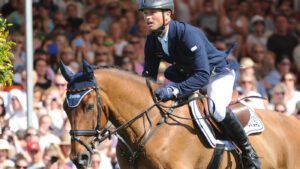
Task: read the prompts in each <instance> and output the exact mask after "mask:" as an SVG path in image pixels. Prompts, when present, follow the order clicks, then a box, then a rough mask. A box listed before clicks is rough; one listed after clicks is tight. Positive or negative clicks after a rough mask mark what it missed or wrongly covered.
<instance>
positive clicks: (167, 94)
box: [155, 85, 179, 101]
mask: <svg viewBox="0 0 300 169" xmlns="http://www.w3.org/2000/svg"><path fill="white" fill-rule="evenodd" d="M155 94H156V97H157V98H158V100H161V101H168V100H171V99H175V98H176V97H177V95H178V94H179V90H178V88H176V87H174V86H171V85H168V86H164V87H161V88H159V89H157V90H156V92H155Z"/></svg>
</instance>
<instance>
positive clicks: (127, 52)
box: [123, 50, 134, 54]
mask: <svg viewBox="0 0 300 169" xmlns="http://www.w3.org/2000/svg"><path fill="white" fill-rule="evenodd" d="M123 52H124V54H134V52H133V51H129V50H125V51H123Z"/></svg>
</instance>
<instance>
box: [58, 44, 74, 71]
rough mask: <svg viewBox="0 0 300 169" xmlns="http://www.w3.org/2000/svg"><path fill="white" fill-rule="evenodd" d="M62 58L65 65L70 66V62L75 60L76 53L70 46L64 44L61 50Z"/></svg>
mask: <svg viewBox="0 0 300 169" xmlns="http://www.w3.org/2000/svg"><path fill="white" fill-rule="evenodd" d="M59 55H60V59H61V61H63V62H64V64H65V65H67V66H70V63H71V62H72V61H73V60H75V59H76V58H75V53H74V52H73V49H72V48H71V47H70V46H64V47H63V48H62V49H61V51H60V54H59Z"/></svg>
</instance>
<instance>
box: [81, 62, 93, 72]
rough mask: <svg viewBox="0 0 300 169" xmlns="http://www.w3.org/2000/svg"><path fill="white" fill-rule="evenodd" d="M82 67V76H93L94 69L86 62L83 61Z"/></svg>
mask: <svg viewBox="0 0 300 169" xmlns="http://www.w3.org/2000/svg"><path fill="white" fill-rule="evenodd" d="M82 66H83V74H86V75H93V73H94V69H93V67H92V66H91V65H90V64H88V62H87V61H85V60H83V63H82Z"/></svg>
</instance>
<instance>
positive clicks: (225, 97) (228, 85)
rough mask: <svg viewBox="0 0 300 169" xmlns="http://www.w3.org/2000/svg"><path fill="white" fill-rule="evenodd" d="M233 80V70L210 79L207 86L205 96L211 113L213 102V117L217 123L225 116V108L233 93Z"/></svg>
mask: <svg viewBox="0 0 300 169" xmlns="http://www.w3.org/2000/svg"><path fill="white" fill-rule="evenodd" d="M234 80H235V71H234V70H231V71H229V72H228V73H225V74H220V75H217V76H213V77H211V78H210V81H209V84H208V86H207V95H208V97H209V98H210V101H209V109H210V112H211V113H213V102H214V105H215V112H214V114H213V116H214V118H215V119H216V120H217V121H218V122H220V121H222V120H223V119H224V118H225V116H226V108H227V106H228V105H229V103H230V101H231V97H232V93H233V85H234ZM212 101H213V102H212Z"/></svg>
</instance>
